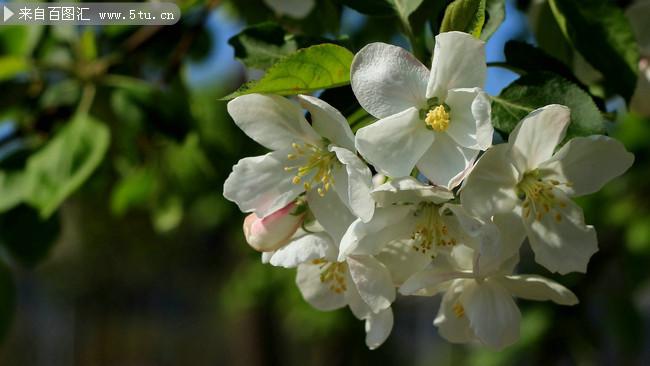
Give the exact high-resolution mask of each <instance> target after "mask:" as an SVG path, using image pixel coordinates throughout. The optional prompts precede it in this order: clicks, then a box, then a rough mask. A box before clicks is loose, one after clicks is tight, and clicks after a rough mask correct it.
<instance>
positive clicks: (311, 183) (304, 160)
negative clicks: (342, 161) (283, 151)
mask: <svg viewBox="0 0 650 366" xmlns="http://www.w3.org/2000/svg"><path fill="white" fill-rule="evenodd" d="M291 147H292V148H293V150H294V151H293V153H291V154H288V155H287V158H288V159H289V160H294V161H296V165H294V166H287V167H284V170H285V171H288V172H289V171H295V176H294V177H293V178H292V179H291V182H292V183H293V184H301V183H302V184H303V186H304V188H305V190H306V191H308V190H310V189H316V191H317V192H318V194H319V195H321V196H324V195H325V193H327V192H328V191H329V190H330V188H331V187H332V184H333V183H334V179H333V178H332V171H333V168H334V164H335V163H337V162H338V160H337V159H336V154H334V153H333V152H330V151H328V150H327V149H326V148H323V147H322V146H317V145H314V144H310V143H305V144H297V143H295V142H294V143H293V144H291Z"/></svg>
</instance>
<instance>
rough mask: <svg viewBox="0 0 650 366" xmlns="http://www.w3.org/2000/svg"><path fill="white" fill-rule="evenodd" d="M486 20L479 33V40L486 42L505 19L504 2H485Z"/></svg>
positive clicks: (495, 0) (497, 0)
mask: <svg viewBox="0 0 650 366" xmlns="http://www.w3.org/2000/svg"><path fill="white" fill-rule="evenodd" d="M485 12H486V15H487V18H486V19H485V24H484V25H483V30H482V31H481V37H480V38H481V39H482V40H484V41H487V40H488V39H489V38H490V37H491V36H492V34H494V32H496V31H497V29H498V28H499V26H500V25H501V23H503V20H504V19H505V18H506V1H505V0H487V1H486V2H485Z"/></svg>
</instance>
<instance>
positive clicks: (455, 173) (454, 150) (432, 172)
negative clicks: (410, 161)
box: [417, 133, 479, 189]
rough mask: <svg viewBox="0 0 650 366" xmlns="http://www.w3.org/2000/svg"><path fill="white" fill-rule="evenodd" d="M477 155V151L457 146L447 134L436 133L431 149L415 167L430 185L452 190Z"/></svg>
mask: <svg viewBox="0 0 650 366" xmlns="http://www.w3.org/2000/svg"><path fill="white" fill-rule="evenodd" d="M478 153H479V151H478V150H473V149H467V148H464V147H462V146H459V145H458V144H457V143H456V142H455V141H454V140H452V139H451V137H449V136H448V135H447V134H445V133H438V134H436V139H435V141H434V142H433V144H431V147H430V148H429V149H428V150H427V151H426V152H425V153H424V154H423V155H422V157H421V158H420V160H419V161H418V162H417V167H418V169H420V173H422V174H423V175H424V176H425V177H427V178H428V179H429V180H430V181H431V183H433V184H435V185H438V186H442V187H444V188H447V189H452V188H454V187H455V186H457V185H458V184H460V182H461V181H462V180H463V178H464V177H465V175H466V174H467V173H468V172H469V169H470V168H471V167H472V165H473V164H474V160H475V159H476V156H477V155H478Z"/></svg>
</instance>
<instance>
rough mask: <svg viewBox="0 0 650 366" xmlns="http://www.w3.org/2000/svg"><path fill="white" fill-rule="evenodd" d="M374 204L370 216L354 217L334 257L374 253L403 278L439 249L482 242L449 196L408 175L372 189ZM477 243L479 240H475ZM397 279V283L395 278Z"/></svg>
mask: <svg viewBox="0 0 650 366" xmlns="http://www.w3.org/2000/svg"><path fill="white" fill-rule="evenodd" d="M372 196H373V198H374V199H375V201H376V202H377V204H378V205H379V207H378V208H377V209H376V211H375V215H374V216H373V218H372V220H370V221H369V222H367V223H365V222H363V221H361V220H355V221H354V222H353V223H352V224H351V225H350V227H349V228H348V230H347V231H346V232H345V235H344V236H343V238H342V239H341V247H340V250H339V260H344V259H345V258H346V256H349V255H359V254H362V255H378V258H379V257H381V258H382V261H384V263H385V264H386V265H387V266H389V268H390V269H391V272H393V273H396V274H398V275H397V276H396V277H397V278H404V276H406V275H407V274H410V273H413V272H415V271H417V270H419V269H421V268H423V267H424V266H426V265H427V264H428V263H429V262H430V260H431V258H432V257H434V256H435V255H436V254H437V253H438V252H439V251H441V250H442V251H444V250H448V249H449V248H451V247H453V246H454V245H457V244H460V243H465V242H468V241H471V242H472V243H473V242H475V241H481V239H480V238H478V236H476V237H473V236H472V235H476V233H474V232H468V230H466V229H467V227H469V226H471V225H476V223H473V224H472V223H470V222H471V221H472V220H473V219H472V218H470V217H469V216H468V215H467V214H466V213H465V212H464V210H463V209H462V207H460V206H459V205H454V204H449V203H446V202H447V201H449V200H451V199H453V197H454V196H453V194H452V193H451V192H450V191H448V190H446V189H443V188H439V187H436V186H430V185H426V184H423V183H421V182H419V181H417V180H416V179H415V178H412V177H402V178H397V179H394V180H391V181H389V182H387V183H384V184H382V185H381V186H379V187H377V188H375V189H374V190H373V191H372ZM477 245H478V244H477ZM398 282H399V281H398Z"/></svg>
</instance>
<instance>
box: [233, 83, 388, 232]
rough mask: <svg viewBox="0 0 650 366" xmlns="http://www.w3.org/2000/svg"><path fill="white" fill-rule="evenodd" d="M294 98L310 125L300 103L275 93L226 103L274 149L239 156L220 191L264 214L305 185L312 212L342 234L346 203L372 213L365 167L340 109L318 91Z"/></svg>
mask: <svg viewBox="0 0 650 366" xmlns="http://www.w3.org/2000/svg"><path fill="white" fill-rule="evenodd" d="M298 100H299V101H300V103H301V104H302V106H303V107H304V108H305V109H307V110H308V111H309V112H310V114H311V117H312V123H313V124H312V125H310V124H309V123H308V122H307V120H306V119H305V117H304V113H303V111H302V109H301V108H300V107H299V106H298V105H296V104H295V103H293V102H291V101H289V100H288V99H286V98H283V97H280V96H274V95H262V94H249V95H244V96H240V97H237V98H235V99H234V100H232V101H230V102H229V103H228V112H229V113H230V115H231V117H232V118H233V120H234V121H235V123H236V124H237V125H238V126H239V127H240V128H241V129H242V130H243V131H244V132H245V133H246V134H247V135H248V136H249V137H251V138H252V139H253V140H255V141H256V142H258V143H259V144H261V145H263V146H264V147H266V148H268V149H270V150H273V151H272V152H270V153H268V154H266V155H263V156H256V157H249V158H244V159H242V160H240V161H239V162H238V163H237V165H235V166H234V167H233V171H232V173H231V174H230V176H229V177H228V179H226V182H225V184H224V192H223V195H224V197H226V198H227V199H229V200H231V201H233V202H235V203H237V205H238V206H239V208H240V209H241V210H242V211H244V212H254V213H256V214H257V216H258V217H260V218H263V217H266V216H267V215H269V214H271V213H273V212H275V211H277V210H279V209H281V208H282V207H285V206H286V205H287V204H289V203H290V202H292V201H294V200H295V199H296V197H298V196H299V195H301V194H302V193H303V192H305V193H306V195H305V196H306V200H307V202H308V204H309V207H310V208H311V209H312V212H313V213H314V215H315V216H316V219H317V220H318V221H319V222H321V223H324V222H326V221H332V222H333V224H332V225H330V226H331V227H333V230H334V231H335V232H334V233H333V234H334V236H335V237H337V239H340V236H342V234H343V232H344V231H345V229H346V228H347V226H345V225H344V224H340V223H341V222H343V221H346V220H347V219H348V216H350V214H349V212H348V209H349V211H351V212H352V213H353V214H354V215H356V216H357V217H360V218H361V219H362V220H365V221H368V220H369V219H370V218H371V217H372V214H373V212H374V208H375V205H374V202H373V201H372V199H371V197H370V189H371V184H372V182H371V174H370V169H368V167H367V166H366V165H365V164H364V163H363V162H362V161H361V159H359V158H358V157H357V155H356V150H355V148H354V135H353V134H352V131H351V130H350V127H349V126H348V123H347V121H346V119H345V117H343V115H341V114H340V113H339V112H338V111H337V110H336V109H334V108H333V107H332V106H330V105H329V104H327V103H325V102H324V101H322V100H320V99H318V98H314V97H311V96H307V95H300V96H298ZM337 223H338V224H340V225H338V226H337V225H336V224H337Z"/></svg>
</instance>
